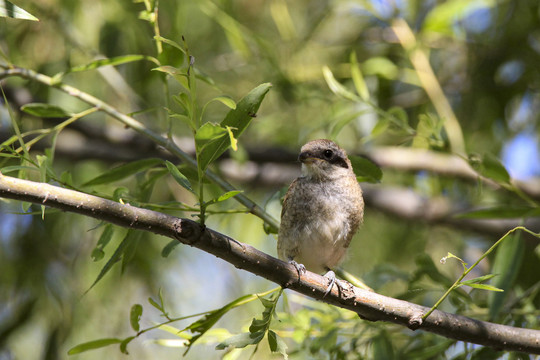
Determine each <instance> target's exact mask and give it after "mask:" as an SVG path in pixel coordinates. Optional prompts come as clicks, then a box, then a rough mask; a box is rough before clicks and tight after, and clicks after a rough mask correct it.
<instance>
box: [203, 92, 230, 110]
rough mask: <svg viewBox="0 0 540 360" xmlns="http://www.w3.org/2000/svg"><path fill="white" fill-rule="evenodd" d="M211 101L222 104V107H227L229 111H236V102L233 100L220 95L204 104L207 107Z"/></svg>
mask: <svg viewBox="0 0 540 360" xmlns="http://www.w3.org/2000/svg"><path fill="white" fill-rule="evenodd" d="M213 101H218V102H220V103H222V104H223V105H225V106H226V107H228V108H229V109H233V110H234V109H236V102H234V100H233V99H232V98H231V97H229V96H226V95H222V96H218V97H215V98H213V99H212V100H210V101H209V102H208V103H206V105H208V104H209V103H211V102H213Z"/></svg>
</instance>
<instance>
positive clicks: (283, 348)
mask: <svg viewBox="0 0 540 360" xmlns="http://www.w3.org/2000/svg"><path fill="white" fill-rule="evenodd" d="M268 345H269V346H270V351H272V352H277V353H279V354H281V355H282V356H283V358H284V359H285V360H286V359H288V355H287V344H285V341H283V339H282V338H281V337H279V335H278V334H276V333H275V332H274V331H272V330H268Z"/></svg>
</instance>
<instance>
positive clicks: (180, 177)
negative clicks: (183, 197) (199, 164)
mask: <svg viewBox="0 0 540 360" xmlns="http://www.w3.org/2000/svg"><path fill="white" fill-rule="evenodd" d="M165 165H166V166H167V170H169V173H170V174H171V175H172V177H173V178H174V180H176V182H177V183H178V184H180V185H181V186H182V187H183V188H185V189H187V190H189V191H190V192H192V193H193V194H195V191H194V190H193V187H192V186H191V183H190V182H189V180H188V178H187V177H186V176H185V175H184V174H182V173H181V172H180V170H178V168H177V167H176V166H175V165H174V164H173V163H172V162H170V161H168V160H167V161H165Z"/></svg>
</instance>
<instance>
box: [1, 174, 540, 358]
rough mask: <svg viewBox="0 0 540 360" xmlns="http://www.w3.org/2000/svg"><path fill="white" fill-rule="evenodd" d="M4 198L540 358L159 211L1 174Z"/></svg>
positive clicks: (537, 342)
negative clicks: (171, 242) (330, 281)
mask: <svg viewBox="0 0 540 360" xmlns="http://www.w3.org/2000/svg"><path fill="white" fill-rule="evenodd" d="M0 197H4V198H10V199H16V200H21V201H29V202H33V203H36V204H40V205H46V206H50V207H54V208H58V209H61V210H65V211H70V212H74V213H78V214H82V215H85V216H90V217H93V218H96V219H100V220H103V221H106V222H109V223H113V224H116V225H119V226H123V227H127V228H131V229H139V230H144V231H150V232H153V233H156V234H159V235H163V236H167V237H170V238H173V239H177V240H179V241H180V242H182V243H184V244H187V245H190V246H193V247H196V248H199V249H201V250H203V251H206V252H208V253H211V254H213V255H215V256H217V257H219V258H221V259H223V260H225V261H227V262H229V263H231V264H233V265H234V266H236V267H237V268H240V269H244V270H246V271H249V272H251V273H253V274H256V275H259V276H261V277H264V278H266V279H268V280H270V281H272V282H275V283H277V284H281V285H283V286H286V287H288V288H290V289H293V290H295V291H297V292H299V293H301V294H304V295H306V296H309V297H312V298H315V299H318V300H322V301H325V302H327V303H329V304H332V305H335V306H339V307H341V308H345V309H348V310H351V311H354V312H356V313H357V314H358V315H359V316H360V317H361V318H363V319H367V320H370V321H387V322H391V323H395V324H399V325H402V326H406V327H408V328H410V329H413V330H416V329H422V330H425V331H429V332H433V333H435V334H439V335H442V336H445V337H448V338H451V339H455V340H461V341H467V342H472V343H476V344H480V345H485V346H490V347H493V348H495V349H497V350H507V351H521V352H528V353H533V354H540V331H538V330H531V329H521V328H514V327H510V326H506V325H499V324H494V323H489V322H484V321H479V320H475V319H471V318H468V317H465V316H461V315H453V314H449V313H445V312H443V311H439V310H436V311H435V312H433V313H432V314H431V315H430V316H429V317H428V318H427V319H426V320H424V321H423V322H422V320H421V318H422V315H423V314H424V313H425V312H426V311H428V310H429V309H428V308H426V307H423V306H419V305H416V304H413V303H409V302H406V301H403V300H397V299H393V298H390V297H386V296H383V295H379V294H376V293H372V292H369V291H366V290H362V289H359V288H355V287H353V286H352V285H350V284H348V285H347V286H344V289H343V291H342V292H341V293H340V292H339V291H338V290H337V289H336V288H335V287H334V289H333V291H332V292H331V293H330V294H329V295H328V296H326V297H324V298H323V295H324V293H325V290H326V287H327V281H326V278H324V277H322V276H320V275H317V274H314V273H311V272H307V273H306V274H305V275H303V276H302V278H301V279H298V274H297V272H296V269H295V268H294V266H292V265H290V264H287V263H285V262H283V261H281V260H278V259H276V258H274V257H272V256H270V255H268V254H265V253H263V252H261V251H259V250H257V249H255V248H254V247H252V246H250V245H247V244H243V243H240V242H238V241H236V240H234V239H232V238H230V237H228V236H226V235H223V234H220V233H218V232H216V231H214V230H212V229H209V228H201V226H200V225H199V224H198V223H196V222H194V221H192V220H188V219H180V218H177V217H174V216H169V215H166V214H163V213H159V212H156V211H151V210H147V209H141V208H137V207H134V206H130V205H129V204H126V205H124V204H120V203H117V202H114V201H110V200H106V199H102V198H99V197H96V196H92V195H88V194H84V193H81V192H77V191H73V190H67V189H63V188H59V187H56V186H52V185H49V184H44V183H37V182H32V181H28V180H21V179H17V178H13V177H8V176H4V175H1V174H0Z"/></svg>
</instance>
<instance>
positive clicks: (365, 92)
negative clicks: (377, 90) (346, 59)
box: [350, 51, 369, 101]
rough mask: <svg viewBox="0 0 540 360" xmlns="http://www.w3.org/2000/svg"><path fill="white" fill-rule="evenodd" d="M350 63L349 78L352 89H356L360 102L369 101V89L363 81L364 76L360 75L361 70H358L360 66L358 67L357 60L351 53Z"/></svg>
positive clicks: (353, 53)
mask: <svg viewBox="0 0 540 360" xmlns="http://www.w3.org/2000/svg"><path fill="white" fill-rule="evenodd" d="M350 62H351V77H352V80H353V83H354V87H355V88H356V92H357V93H358V95H360V97H361V98H362V100H364V101H368V100H369V89H368V87H367V85H366V81H365V80H364V76H363V75H362V70H360V66H359V65H358V60H357V58H356V52H354V51H353V52H351V55H350Z"/></svg>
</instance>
